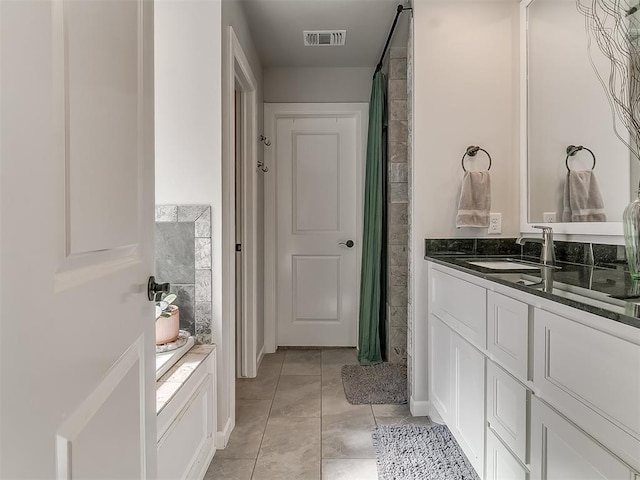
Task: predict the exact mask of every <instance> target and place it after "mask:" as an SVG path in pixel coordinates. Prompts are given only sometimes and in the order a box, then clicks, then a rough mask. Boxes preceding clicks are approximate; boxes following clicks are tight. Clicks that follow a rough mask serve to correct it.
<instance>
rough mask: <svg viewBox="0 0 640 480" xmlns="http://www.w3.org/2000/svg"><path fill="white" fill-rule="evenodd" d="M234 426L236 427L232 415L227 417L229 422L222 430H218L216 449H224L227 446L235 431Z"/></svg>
mask: <svg viewBox="0 0 640 480" xmlns="http://www.w3.org/2000/svg"><path fill="white" fill-rule="evenodd" d="M233 427H235V425H234V423H233V421H232V420H231V417H229V418H228V419H227V423H226V424H225V426H224V429H223V430H222V431H220V430H218V431H217V432H216V449H217V450H222V449H224V448H226V446H227V444H228V443H229V437H230V436H231V432H232V431H233Z"/></svg>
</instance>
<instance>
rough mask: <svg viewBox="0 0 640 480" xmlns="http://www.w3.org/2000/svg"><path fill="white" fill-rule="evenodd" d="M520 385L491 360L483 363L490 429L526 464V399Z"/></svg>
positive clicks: (523, 387) (525, 393) (526, 393)
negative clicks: (485, 371) (485, 366)
mask: <svg viewBox="0 0 640 480" xmlns="http://www.w3.org/2000/svg"><path fill="white" fill-rule="evenodd" d="M528 396H529V394H528V392H527V389H526V388H525V386H524V385H522V384H521V383H519V382H518V381H516V379H515V378H513V377H512V376H511V375H509V374H508V373H507V372H505V371H504V370H502V369H501V368H500V367H499V366H497V365H496V364H494V363H493V362H490V361H489V362H487V422H488V424H489V427H490V430H493V431H495V433H496V434H497V435H498V436H499V437H500V438H501V439H502V441H504V443H505V444H507V445H508V446H509V448H510V449H511V450H512V451H513V452H514V453H515V454H516V455H517V456H518V458H519V459H520V461H521V462H523V463H527V461H528V456H527V401H528Z"/></svg>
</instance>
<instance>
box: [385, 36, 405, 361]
mask: <svg viewBox="0 0 640 480" xmlns="http://www.w3.org/2000/svg"><path fill="white" fill-rule="evenodd" d="M407 76H408V75H407V48H404V47H392V48H391V49H390V50H389V89H388V96H387V102H388V112H389V118H388V122H389V129H388V132H387V149H388V160H389V162H388V172H387V173H388V184H387V188H388V193H389V195H388V210H387V211H388V225H389V230H388V233H387V241H388V255H387V257H388V258H387V262H388V263H387V305H388V314H387V325H386V327H387V328H386V330H387V345H386V346H385V347H386V354H387V359H388V361H390V362H392V363H401V364H406V363H407V305H408V291H407V290H408V289H407V286H408V284H407V278H408V261H409V163H408V143H409V118H410V116H409V102H408V101H407V98H408V91H407V83H408V82H407Z"/></svg>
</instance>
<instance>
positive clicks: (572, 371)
mask: <svg viewBox="0 0 640 480" xmlns="http://www.w3.org/2000/svg"><path fill="white" fill-rule="evenodd" d="M534 323H535V326H534V336H535V338H534V341H535V368H534V384H535V386H536V389H537V391H539V395H540V396H541V397H542V398H543V399H544V400H546V401H547V402H548V403H550V404H551V405H553V406H554V407H556V408H558V410H560V411H562V412H566V413H565V414H566V416H567V417H569V418H570V419H571V420H572V421H573V422H575V423H576V424H578V425H579V426H580V428H583V429H584V430H586V431H587V432H588V433H590V434H591V435H593V436H594V437H595V438H597V439H598V441H600V442H602V444H604V445H606V446H607V448H609V449H611V450H612V451H613V452H614V453H615V454H616V455H619V456H620V457H621V458H622V459H623V460H625V461H627V462H629V463H630V465H631V466H633V467H634V468H636V469H640V408H639V405H640V375H639V374H638V372H639V369H640V346H639V345H636V344H633V343H631V342H628V341H626V340H622V339H620V338H617V337H614V336H613V335H610V334H607V333H604V332H601V331H599V330H596V329H594V328H591V327H588V326H586V325H583V324H581V323H577V322H574V321H572V320H569V319H567V318H565V317H561V316H559V315H556V314H553V313H550V312H547V311H543V310H539V309H536V310H535V314H534Z"/></svg>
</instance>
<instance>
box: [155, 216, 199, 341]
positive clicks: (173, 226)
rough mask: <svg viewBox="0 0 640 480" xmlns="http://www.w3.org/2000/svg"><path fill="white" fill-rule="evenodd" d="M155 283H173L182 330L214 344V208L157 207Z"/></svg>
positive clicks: (172, 288)
mask: <svg viewBox="0 0 640 480" xmlns="http://www.w3.org/2000/svg"><path fill="white" fill-rule="evenodd" d="M155 253H156V275H155V276H156V280H157V281H158V282H160V283H164V282H169V283H171V291H172V293H175V294H176V295H177V296H178V298H177V299H176V301H175V302H174V303H175V304H176V305H178V307H179V308H180V328H181V329H183V330H188V331H189V332H191V334H192V335H194V336H195V337H196V342H197V343H204V344H208V343H211V207H210V206H208V205H157V206H156V228H155Z"/></svg>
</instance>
